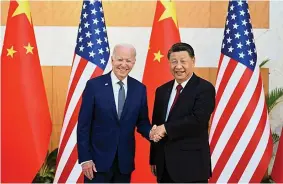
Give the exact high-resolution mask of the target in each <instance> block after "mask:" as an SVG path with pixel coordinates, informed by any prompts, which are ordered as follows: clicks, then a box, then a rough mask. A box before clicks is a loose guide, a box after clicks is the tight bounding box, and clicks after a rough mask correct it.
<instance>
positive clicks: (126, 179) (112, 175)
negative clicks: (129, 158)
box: [84, 154, 131, 183]
mask: <svg viewBox="0 0 283 184" xmlns="http://www.w3.org/2000/svg"><path fill="white" fill-rule="evenodd" d="M130 181H131V173H130V174H123V173H121V172H120V170H119V163H118V156H117V154H116V157H115V159H114V162H113V165H112V167H111V168H110V171H109V172H94V178H93V179H92V180H89V179H88V178H87V177H86V176H84V182H85V183H130Z"/></svg>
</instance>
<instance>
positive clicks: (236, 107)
mask: <svg viewBox="0 0 283 184" xmlns="http://www.w3.org/2000/svg"><path fill="white" fill-rule="evenodd" d="M256 61H257V53H256V48H255V41H254V36H253V31H252V25H251V19H250V12H249V9H248V3H247V2H246V1H230V2H229V7H228V14H227V20H226V25H225V30H224V38H223V42H222V48H221V56H220V60H219V67H218V73H217V81H216V86H215V88H216V92H217V93H216V107H215V111H214V113H213V116H212V124H211V129H210V139H209V141H210V147H211V158H212V178H211V179H210V182H213V183H214V182H224V183H227V182H233V183H234V182H235V183H236V182H260V181H261V179H262V178H263V176H264V174H265V172H266V170H267V168H268V163H269V161H270V158H271V154H272V142H271V135H270V126H269V122H268V114H267V108H266V104H265V95H264V91H263V85H262V79H261V76H260V70H259V67H258V65H257V63H256Z"/></svg>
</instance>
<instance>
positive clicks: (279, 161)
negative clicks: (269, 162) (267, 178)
mask: <svg viewBox="0 0 283 184" xmlns="http://www.w3.org/2000/svg"><path fill="white" fill-rule="evenodd" d="M282 173H283V128H282V132H281V136H280V140H279V143H278V149H277V153H276V158H275V161H274V166H273V168H272V173H271V177H272V179H273V180H274V181H275V182H276V183H283V174H282Z"/></svg>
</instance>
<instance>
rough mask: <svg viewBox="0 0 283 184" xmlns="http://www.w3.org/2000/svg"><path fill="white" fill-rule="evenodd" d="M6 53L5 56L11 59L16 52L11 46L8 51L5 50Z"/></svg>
mask: <svg viewBox="0 0 283 184" xmlns="http://www.w3.org/2000/svg"><path fill="white" fill-rule="evenodd" d="M7 51H8V53H7V56H11V58H13V56H14V54H15V53H16V52H17V51H15V50H14V46H12V47H11V48H10V49H7Z"/></svg>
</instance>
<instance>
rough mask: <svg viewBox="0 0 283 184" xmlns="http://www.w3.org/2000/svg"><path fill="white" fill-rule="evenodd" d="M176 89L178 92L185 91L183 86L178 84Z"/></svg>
mask: <svg viewBox="0 0 283 184" xmlns="http://www.w3.org/2000/svg"><path fill="white" fill-rule="evenodd" d="M176 89H177V92H181V90H182V89H183V86H182V85H181V84H178V86H177V87H176Z"/></svg>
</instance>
